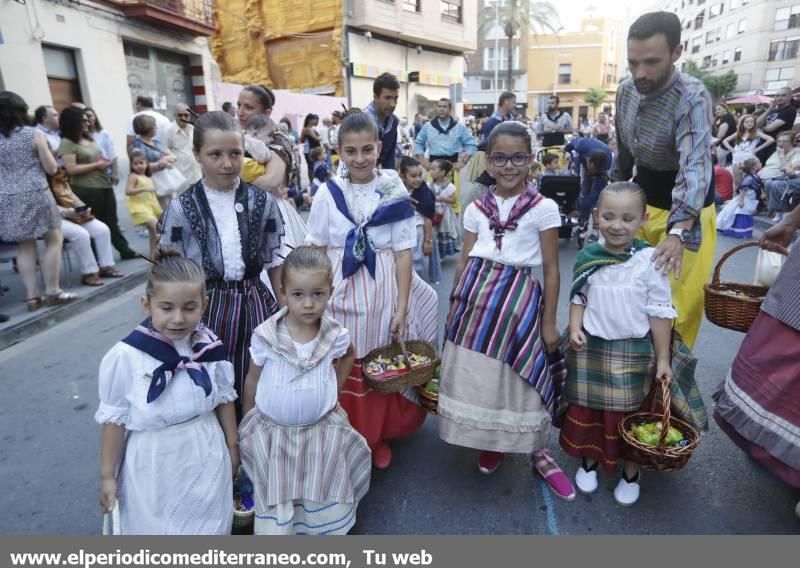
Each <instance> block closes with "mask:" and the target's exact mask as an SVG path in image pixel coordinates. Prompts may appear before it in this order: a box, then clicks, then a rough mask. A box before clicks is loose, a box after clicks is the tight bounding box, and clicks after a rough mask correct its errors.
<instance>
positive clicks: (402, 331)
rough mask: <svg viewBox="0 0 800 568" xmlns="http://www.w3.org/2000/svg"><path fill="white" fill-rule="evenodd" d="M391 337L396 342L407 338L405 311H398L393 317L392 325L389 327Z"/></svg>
mask: <svg viewBox="0 0 800 568" xmlns="http://www.w3.org/2000/svg"><path fill="white" fill-rule="evenodd" d="M389 336H390V337H392V339H394V340H395V341H399V340H400V339H405V336H406V313H405V310H397V311H396V312H395V313H394V316H392V323H391V324H390V325H389Z"/></svg>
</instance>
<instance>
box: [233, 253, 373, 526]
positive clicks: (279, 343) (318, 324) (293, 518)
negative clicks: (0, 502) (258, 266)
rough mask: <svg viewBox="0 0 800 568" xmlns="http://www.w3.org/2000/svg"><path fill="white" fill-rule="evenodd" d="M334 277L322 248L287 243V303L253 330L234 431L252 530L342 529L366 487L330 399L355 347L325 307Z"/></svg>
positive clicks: (363, 466)
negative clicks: (250, 493)
mask: <svg viewBox="0 0 800 568" xmlns="http://www.w3.org/2000/svg"><path fill="white" fill-rule="evenodd" d="M332 283H333V268H332V266H331V263H330V260H329V259H328V257H327V255H326V254H325V253H324V252H323V251H321V250H320V249H318V248H316V247H308V246H302V247H299V248H297V249H295V250H294V251H292V252H291V253H289V255H288V256H287V257H286V261H285V262H284V264H283V271H282V273H281V287H282V288H281V292H280V293H281V296H282V297H283V298H285V300H286V307H285V308H283V309H282V310H281V311H279V312H278V313H277V314H275V315H274V316H272V317H271V318H270V319H269V320H267V321H266V322H264V323H262V324H261V325H260V326H258V327H257V328H256V330H255V332H253V342H252V345H251V346H250V356H251V363H250V370H249V372H248V374H247V379H246V381H245V389H244V404H243V410H244V412H245V417H244V419H243V420H242V424H241V426H240V428H239V431H240V435H241V441H240V446H241V451H242V461H243V463H244V468H245V471H246V472H247V474H248V476H249V477H250V479H252V480H253V482H254V486H255V514H256V519H255V528H254V532H255V534H346V533H347V531H349V530H350V528H351V527H352V526H353V525H354V524H355V521H356V508H357V507H358V502H359V501H360V500H361V498H362V497H363V496H364V495H365V494H366V492H367V490H368V489H369V476H370V467H371V466H370V453H369V447H368V446H367V442H366V440H364V438H363V437H362V436H361V435H360V434H359V433H358V432H356V431H355V430H354V429H353V428H352V427H351V426H350V423H349V422H348V421H347V414H345V412H344V410H343V409H342V407H341V406H339V403H338V401H337V396H338V392H339V389H341V387H342V384H343V383H344V381H345V379H346V378H347V375H348V374H349V373H350V370H351V369H352V367H353V361H354V359H355V350H354V349H353V346H352V345H351V344H350V333H349V332H348V331H347V329H345V328H343V327H342V326H341V325H339V323H338V322H336V321H335V320H333V319H331V318H330V317H328V316H327V315H326V313H325V311H326V308H327V305H328V299H329V298H330V295H331V291H332V287H331V286H332Z"/></svg>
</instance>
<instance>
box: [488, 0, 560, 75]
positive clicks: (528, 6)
mask: <svg viewBox="0 0 800 568" xmlns="http://www.w3.org/2000/svg"><path fill="white" fill-rule="evenodd" d="M496 2H500V6H499V9H498V8H497V6H495V3H496ZM495 26H500V27H502V28H503V35H505V36H506V40H507V41H508V69H507V71H508V75H507V82H506V83H507V85H508V88H509V90H513V89H512V85H513V73H512V71H513V68H514V37H515V36H516V35H517V34H519V37H520V38H523V37H527V36H528V35H529V34H533V35H538V34H539V33H543V32H544V31H550V32H552V33H556V32H557V31H558V30H559V29H560V28H561V21H560V19H559V17H558V12H557V11H556V8H555V6H553V4H552V3H551V2H547V1H541V2H540V1H534V0H494V2H492V1H491V0H487V1H486V2H485V3H484V6H483V11H482V12H481V18H480V35H481V37H486V36H487V35H488V33H489V32H490V31H491V30H492V29H493V28H494V27H495ZM498 55H499V54H496V55H495V57H497V56H498ZM495 61H496V63H495V65H497V64H499V62H497V60H496V59H495Z"/></svg>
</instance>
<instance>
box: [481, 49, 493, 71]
mask: <svg viewBox="0 0 800 568" xmlns="http://www.w3.org/2000/svg"><path fill="white" fill-rule="evenodd" d="M494 66H495V55H494V48H493V47H484V48H483V69H484V71H493V70H494Z"/></svg>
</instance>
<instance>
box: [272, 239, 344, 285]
mask: <svg viewBox="0 0 800 568" xmlns="http://www.w3.org/2000/svg"><path fill="white" fill-rule="evenodd" d="M290 270H311V271H318V272H324V273H325V275H326V277H327V279H328V281H329V282H330V283H333V265H332V264H331V261H330V259H329V258H328V255H327V254H326V253H325V252H324V251H323V250H322V249H321V248H318V247H312V246H300V247H297V248H296V249H294V250H293V251H292V252H290V253H289V254H288V255H287V256H286V260H284V261H283V270H282V271H281V286H282V287H285V286H286V273H287V272H289V271H290Z"/></svg>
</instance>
